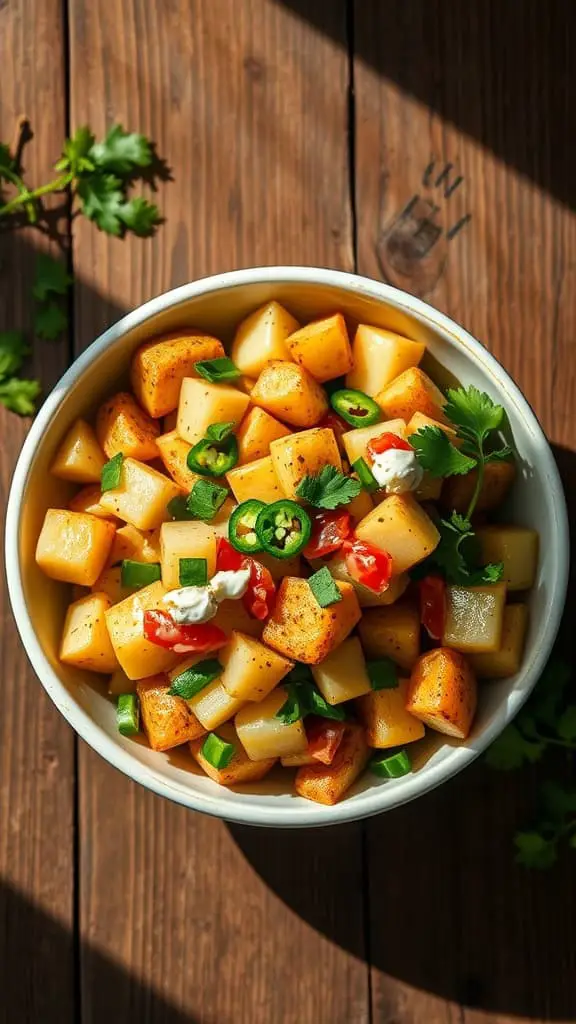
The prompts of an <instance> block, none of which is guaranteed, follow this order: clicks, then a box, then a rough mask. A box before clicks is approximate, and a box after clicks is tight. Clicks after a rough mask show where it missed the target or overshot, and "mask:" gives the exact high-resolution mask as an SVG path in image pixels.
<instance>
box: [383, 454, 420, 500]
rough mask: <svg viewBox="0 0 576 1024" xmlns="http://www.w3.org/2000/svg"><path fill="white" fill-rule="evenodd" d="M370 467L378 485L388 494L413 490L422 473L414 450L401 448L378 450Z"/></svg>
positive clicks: (418, 484) (417, 484)
mask: <svg viewBox="0 0 576 1024" xmlns="http://www.w3.org/2000/svg"><path fill="white" fill-rule="evenodd" d="M370 468H371V470H372V472H373V474H374V476H375V478H376V480H377V481H378V483H379V484H380V486H381V487H385V488H386V490H387V491H388V493H389V494H404V493H405V492H406V491H415V490H416V488H417V487H419V486H420V484H421V482H422V477H423V475H424V473H423V470H422V466H420V465H419V463H418V460H417V459H416V455H415V454H414V452H409V451H404V450H403V449H401V448H389V449H388V451H387V452H378V454H377V455H375V456H374V461H373V463H372V465H371V467H370Z"/></svg>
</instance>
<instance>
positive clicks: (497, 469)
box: [441, 461, 516, 515]
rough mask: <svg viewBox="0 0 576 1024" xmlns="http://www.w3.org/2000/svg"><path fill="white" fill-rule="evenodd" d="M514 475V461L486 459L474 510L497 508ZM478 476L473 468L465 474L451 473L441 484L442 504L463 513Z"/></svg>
mask: <svg viewBox="0 0 576 1024" xmlns="http://www.w3.org/2000/svg"><path fill="white" fill-rule="evenodd" d="M515 476H516V465H515V463H514V462H512V461H510V462H487V463H486V465H485V466H484V478H483V480H482V487H481V490H480V495H479V498H478V501H477V503H476V512H491V511H492V509H494V508H498V506H499V505H501V504H502V502H503V501H504V498H505V497H506V495H507V494H508V491H509V490H510V488H511V486H512V484H513V482H514V477H515ZM477 480H478V476H477V473H476V470H475V469H473V470H472V472H471V473H466V474H465V475H464V476H450V477H448V478H447V479H446V480H445V481H444V486H443V488H442V499H441V500H442V504H443V505H444V507H445V508H446V509H448V510H449V511H450V512H452V511H455V512H461V513H462V515H465V514H466V512H467V511H468V506H469V505H470V502H471V501H472V497H473V495H474V492H475V490H476V483H477Z"/></svg>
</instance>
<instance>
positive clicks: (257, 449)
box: [236, 406, 290, 466]
mask: <svg viewBox="0 0 576 1024" xmlns="http://www.w3.org/2000/svg"><path fill="white" fill-rule="evenodd" d="M288 434H290V430H289V428H288V427H285V426H284V424H283V423H280V420H276V419H274V417H273V416H271V415H270V413H269V412H266V410H265V409H259V408H258V407H257V406H254V408H252V409H250V410H249V411H248V412H247V413H246V415H245V417H244V419H243V420H242V423H241V424H240V426H239V427H238V430H237V431H236V437H237V440H238V465H239V466H243V465H245V463H247V462H254V460H255V459H263V458H265V457H266V456H267V455H269V454H270V444H271V443H272V441H276V440H277V439H278V438H279V437H286V436H287V435H288Z"/></svg>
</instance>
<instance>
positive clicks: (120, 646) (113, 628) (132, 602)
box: [106, 581, 181, 679]
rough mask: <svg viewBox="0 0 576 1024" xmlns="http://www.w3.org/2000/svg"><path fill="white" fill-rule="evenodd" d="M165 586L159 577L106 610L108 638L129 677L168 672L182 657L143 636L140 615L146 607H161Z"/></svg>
mask: <svg viewBox="0 0 576 1024" xmlns="http://www.w3.org/2000/svg"><path fill="white" fill-rule="evenodd" d="M164 593H165V591H164V587H163V586H162V584H161V583H160V581H158V582H156V583H151V584H150V585H149V586H148V587H143V588H142V590H138V591H137V592H136V593H135V594H131V595H130V597H126V598H124V600H123V601H120V602H119V604H114V605H112V607H111V608H109V609H108V611H107V612H106V625H107V626H108V632H109V634H110V640H111V641H112V646H113V648H114V651H115V653H116V657H117V659H118V661H119V663H120V667H121V668H123V669H124V672H125V673H126V675H127V676H128V678H129V679H145V678H146V676H149V675H151V674H152V675H156V673H157V672H167V671H168V669H171V668H172V667H173V666H174V665H175V664H176V662H177V661H178V660H179V658H180V657H181V656H180V655H178V654H174V652H173V651H168V650H166V648H164V647H159V646H158V644H153V643H151V642H150V640H147V639H146V637H145V636H144V629H143V624H142V623H143V617H144V612H145V611H147V610H148V609H153V608H162V598H163V597H164Z"/></svg>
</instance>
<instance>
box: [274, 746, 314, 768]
mask: <svg viewBox="0 0 576 1024" xmlns="http://www.w3.org/2000/svg"><path fill="white" fill-rule="evenodd" d="M318 763H319V761H318V758H317V757H312V754H309V753H308V751H307V750H305V751H303V753H302V754H288V757H281V758H280V764H281V765H282V767H283V768H301V767H302V765H304V764H318Z"/></svg>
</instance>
